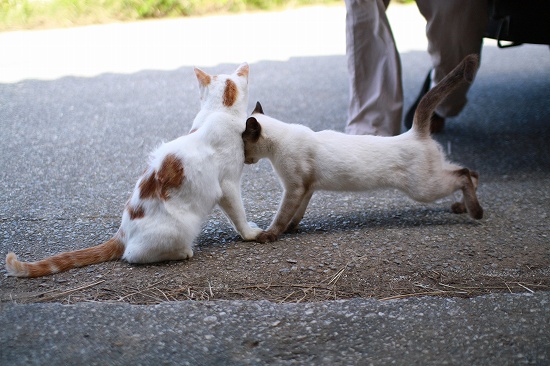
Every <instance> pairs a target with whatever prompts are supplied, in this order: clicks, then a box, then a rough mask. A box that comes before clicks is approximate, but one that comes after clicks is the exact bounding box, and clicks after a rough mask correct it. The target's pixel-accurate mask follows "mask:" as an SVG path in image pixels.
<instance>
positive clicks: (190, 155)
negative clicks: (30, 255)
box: [6, 63, 261, 277]
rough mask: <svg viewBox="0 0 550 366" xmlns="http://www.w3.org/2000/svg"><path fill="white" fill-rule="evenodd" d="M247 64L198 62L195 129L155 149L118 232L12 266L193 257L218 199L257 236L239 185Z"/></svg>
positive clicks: (24, 270)
mask: <svg viewBox="0 0 550 366" xmlns="http://www.w3.org/2000/svg"><path fill="white" fill-rule="evenodd" d="M248 72H249V68H248V65H247V64H246V63H244V64H242V65H241V66H240V67H239V68H238V69H237V70H236V71H235V72H234V73H233V74H231V75H218V76H210V75H208V74H207V73H205V72H203V71H202V70H200V69H195V73H196V76H197V79H198V81H199V89H200V97H201V110H200V112H199V113H198V114H197V116H196V118H195V120H194V122H193V126H192V128H191V133H190V134H189V135H186V136H182V137H180V138H178V139H176V140H173V141H171V142H167V143H165V144H162V145H161V146H160V147H159V148H157V149H156V150H155V151H154V152H153V153H152V154H151V157H150V163H149V166H148V168H147V169H146V171H145V172H144V174H143V176H142V177H141V178H140V179H139V180H138V181H137V183H136V185H135V188H134V191H133V193H132V195H131V197H130V199H129V201H128V202H127V204H126V208H125V210H124V212H123V214H122V222H121V225H120V228H119V229H118V232H117V233H116V234H115V235H114V237H113V238H112V239H110V240H108V241H107V242H105V243H104V244H101V245H98V246H95V247H92V248H88V249H82V250H77V251H74V252H67V253H62V254H58V255H56V256H53V257H50V258H47V259H44V260H42V261H39V262H33V263H24V262H20V261H18V260H17V257H16V256H15V254H14V253H9V254H8V255H7V257H6V269H7V271H8V274H9V275H11V276H19V277H38V276H44V275H48V274H53V273H56V272H60V271H65V270H68V269H70V268H75V267H81V266H85V265H89V264H94V263H100V262H105V261H109V260H114V259H120V258H122V259H124V260H126V261H128V262H130V263H152V262H160V261H165V260H179V259H185V258H191V257H192V256H193V240H194V239H195V238H196V237H197V235H198V234H199V232H200V230H201V224H202V223H203V221H204V220H205V219H206V217H207V216H208V214H209V213H210V212H211V211H212V209H213V208H214V206H215V205H216V204H218V205H219V206H220V207H221V209H222V210H223V211H224V213H225V214H226V215H227V216H228V218H229V219H230V221H232V224H233V225H234V227H235V229H236V230H237V231H238V232H239V234H240V235H241V236H242V237H243V238H244V239H245V240H254V239H255V238H256V237H257V235H258V234H259V233H261V229H258V228H251V227H250V226H249V224H248V222H247V221H246V217H245V212H244V208H243V205H242V201H241V191H240V180H241V172H242V169H243V162H244V155H243V142H242V139H241V134H242V132H243V130H244V121H245V119H246V107H247V105H248Z"/></svg>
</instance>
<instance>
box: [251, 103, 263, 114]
mask: <svg viewBox="0 0 550 366" xmlns="http://www.w3.org/2000/svg"><path fill="white" fill-rule="evenodd" d="M254 113H259V114H264V110H263V108H262V105H261V104H260V102H256V107H254V110H253V111H252V114H254Z"/></svg>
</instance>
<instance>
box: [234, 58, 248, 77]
mask: <svg viewBox="0 0 550 366" xmlns="http://www.w3.org/2000/svg"><path fill="white" fill-rule="evenodd" d="M249 71H250V68H249V67H248V64H247V63H246V62H243V63H242V64H241V65H240V66H239V67H237V70H236V71H235V74H237V75H238V76H244V77H245V78H246V80H248V72H249Z"/></svg>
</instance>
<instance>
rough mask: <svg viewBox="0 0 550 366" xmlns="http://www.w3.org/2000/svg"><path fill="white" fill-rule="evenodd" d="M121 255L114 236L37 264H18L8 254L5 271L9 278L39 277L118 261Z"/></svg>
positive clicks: (13, 255) (122, 246)
mask: <svg viewBox="0 0 550 366" xmlns="http://www.w3.org/2000/svg"><path fill="white" fill-rule="evenodd" d="M123 254H124V244H123V243H122V242H121V241H120V239H119V238H118V236H115V237H113V238H112V239H110V240H108V241H107V242H105V243H103V244H100V245H97V246H95V247H91V248H86V249H81V250H76V251H74V252H66V253H61V254H58V255H54V256H53V257H49V258H46V259H43V260H41V261H38V262H30V263H27V262H20V261H18V260H17V256H16V255H15V253H8V255H7V256H6V270H7V271H8V275H9V276H16V277H40V276H46V275H50V274H54V273H58V272H63V271H67V270H69V269H71V268H76V267H83V266H87V265H90V264H95V263H101V262H107V261H110V260H114V259H120V258H122V255H123Z"/></svg>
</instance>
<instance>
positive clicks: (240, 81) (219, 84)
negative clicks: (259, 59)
mask: <svg viewBox="0 0 550 366" xmlns="http://www.w3.org/2000/svg"><path fill="white" fill-rule="evenodd" d="M248 71H249V67H248V64H247V63H246V62H245V63H243V64H241V65H240V66H239V67H238V68H237V70H235V71H234V72H233V73H232V74H230V75H225V74H220V75H209V74H207V73H206V72H204V71H202V70H201V69H199V68H197V67H195V75H196V76H197V80H198V82H199V91H200V100H201V109H203V110H205V109H206V110H213V111H217V110H226V111H227V110H229V111H231V112H234V113H242V114H246V107H247V106H248Z"/></svg>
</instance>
